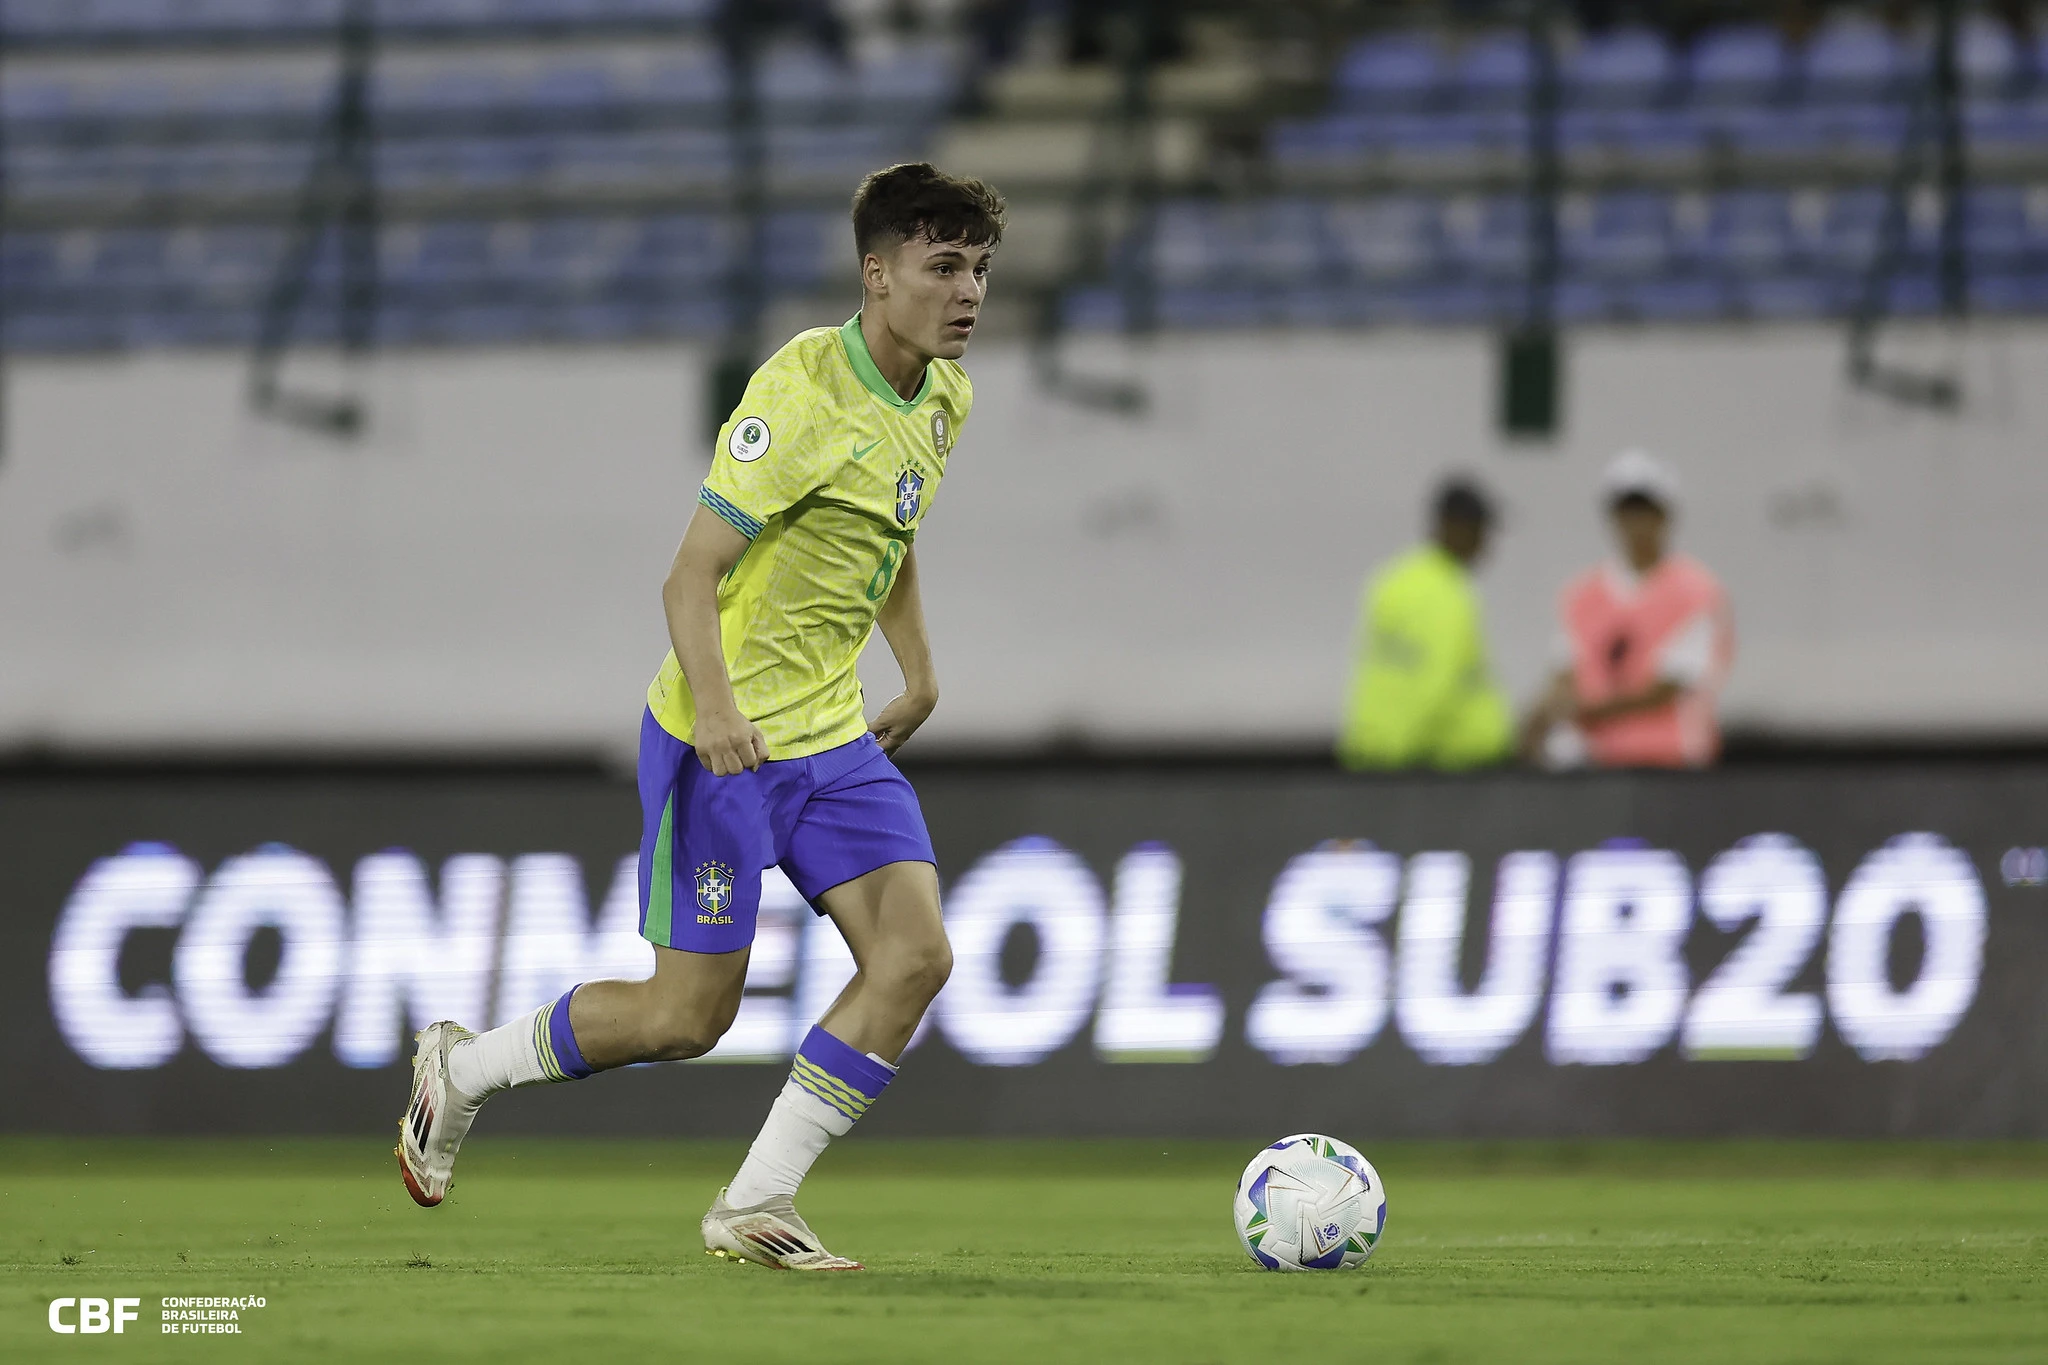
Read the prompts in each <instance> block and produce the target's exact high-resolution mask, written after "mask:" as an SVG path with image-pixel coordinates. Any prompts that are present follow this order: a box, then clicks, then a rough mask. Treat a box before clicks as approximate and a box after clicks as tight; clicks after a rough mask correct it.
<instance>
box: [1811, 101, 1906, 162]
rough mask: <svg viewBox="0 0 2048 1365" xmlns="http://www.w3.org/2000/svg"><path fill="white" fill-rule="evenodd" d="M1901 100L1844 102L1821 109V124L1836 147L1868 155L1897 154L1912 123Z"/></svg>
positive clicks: (1884, 155) (1840, 149)
mask: <svg viewBox="0 0 2048 1365" xmlns="http://www.w3.org/2000/svg"><path fill="white" fill-rule="evenodd" d="M1911 117H1912V116H1911V112H1910V111H1909V110H1908V109H1906V108H1905V107H1904V105H1902V104H1901V103H1899V102H1897V101H1893V102H1891V103H1886V104H1862V103H1858V104H1843V105H1836V106H1834V107H1832V108H1828V109H1826V110H1824V111H1822V125H1823V126H1824V127H1825V128H1826V129H1827V131H1828V137H1829V140H1830V141H1831V142H1832V143H1833V144H1834V147H1835V149H1836V150H1838V151H1841V152H1848V153H1861V154H1863V155H1865V156H1873V157H1891V156H1896V155H1897V154H1898V151H1899V147H1900V145H1901V143H1902V142H1903V140H1904V139H1905V136H1906V133H1907V131H1908V128H1909V126H1910V121H1911Z"/></svg>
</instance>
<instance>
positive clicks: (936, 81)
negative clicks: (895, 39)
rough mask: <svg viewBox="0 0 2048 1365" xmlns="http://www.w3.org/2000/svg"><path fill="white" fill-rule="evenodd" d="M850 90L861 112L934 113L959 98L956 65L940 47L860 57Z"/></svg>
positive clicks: (915, 47) (916, 47)
mask: <svg viewBox="0 0 2048 1365" xmlns="http://www.w3.org/2000/svg"><path fill="white" fill-rule="evenodd" d="M853 89H854V94H855V95H856V96H857V97H858V99H859V100H860V103H861V105H862V107H863V108H869V109H873V108H887V107H890V106H908V107H909V108H911V109H913V110H922V111H927V112H936V111H938V110H941V109H944V108H945V107H947V106H948V105H950V104H952V102H953V100H954V98H955V97H956V96H957V95H958V94H959V90H960V64H959V62H958V60H957V59H956V58H955V57H954V55H953V53H952V52H951V50H949V49H948V48H946V47H943V46H941V45H938V44H932V43H920V44H912V45H906V46H903V47H900V48H896V49H893V50H891V51H888V52H884V53H881V54H878V55H876V56H873V57H863V58H862V60H860V61H859V62H857V63H856V64H855V66H854V69H853Z"/></svg>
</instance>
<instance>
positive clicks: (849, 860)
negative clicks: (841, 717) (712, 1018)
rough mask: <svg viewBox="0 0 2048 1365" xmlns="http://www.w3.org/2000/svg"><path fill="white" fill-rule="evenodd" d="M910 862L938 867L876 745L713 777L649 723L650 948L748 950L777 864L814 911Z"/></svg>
mask: <svg viewBox="0 0 2048 1365" xmlns="http://www.w3.org/2000/svg"><path fill="white" fill-rule="evenodd" d="M904 862H912V863H932V864H933V865H937V863H938V859H937V858H936V857H934V856H933V854H932V839H931V835H930V834H929V833H927V832H926V830H925V827H924V812H923V811H922V810H920V809H919V808H918V804H917V793H916V792H915V791H913V790H911V786H910V783H909V781H908V780H906V779H905V778H904V776H903V774H902V773H900V772H898V771H897V769H896V765H895V764H894V763H891V762H890V761H889V756H888V755H887V754H885V753H883V752H882V746H881V745H880V744H878V743H876V741H875V737H874V736H873V735H862V736H861V737H860V738H859V739H857V740H854V741H853V742H852V743H850V744H842V745H840V746H839V747H838V748H836V749H827V750H826V751H825V752H824V753H822V754H812V755H811V756H810V757H808V758H786V759H780V760H778V761H776V762H773V763H763V764H762V765H761V767H760V769H759V770H758V771H755V772H738V773H734V774H733V775H732V776H731V777H713V776H712V775H711V774H710V772H708V771H707V770H706V769H705V767H704V765H703V764H701V763H699V762H698V761H697V751H696V750H695V749H693V748H691V747H690V746H689V745H687V744H685V743H683V742H682V741H681V740H679V739H677V738H676V737H675V736H674V735H671V734H670V733H669V732H668V731H666V730H664V729H662V728H661V722H659V721H657V720H656V719H655V718H654V714H653V712H651V711H650V712H648V713H647V714H646V716H644V717H643V718H642V720H641V722H640V934H641V936H642V937H643V938H646V939H647V940H648V941H649V942H652V943H657V944H660V945H661V946H662V947H664V948H681V949H683V950H684V951H686V952H692V953H730V952H733V951H735V950H737V949H740V948H744V947H746V946H748V945H749V944H751V943H752V942H753V941H754V919H755V916H756V915H757V914H758V913H759V912H760V909H761V874H762V873H763V872H764V871H766V870H767V869H769V868H771V867H774V866H775V865H776V864H778V863H779V864H781V866H782V870H783V871H784V872H787V873H788V874H789V879H790V881H791V882H792V883H794V884H795V886H796V889H797V891H798V893H799V894H801V895H802V896H803V898H804V899H805V900H807V901H809V902H810V903H811V906H812V908H813V909H816V907H817V904H818V897H819V896H821V895H823V894H824V893H825V892H827V891H830V890H831V889H832V888H833V887H835V886H838V885H839V884H840V883H842V882H850V881H852V880H853V879H854V878H855V877H860V876H865V875H866V874H867V873H870V872H873V871H874V870H875V869H876V868H878V867H886V866H888V865H889V864H890V863H904ZM819 913H820V914H823V913H824V912H823V911H819Z"/></svg>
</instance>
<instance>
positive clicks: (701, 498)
mask: <svg viewBox="0 0 2048 1365" xmlns="http://www.w3.org/2000/svg"><path fill="white" fill-rule="evenodd" d="M697 501H698V502H701V503H703V504H704V505H705V506H706V507H708V508H710V509H711V510H712V511H713V512H716V513H717V514H718V516H719V518H720V519H721V520H722V521H724V522H725V524H726V525H728V526H730V527H732V529H733V530H735V531H738V532H739V533H740V534H741V535H743V536H745V537H746V538H747V539H748V540H752V539H753V538H754V537H756V536H758V535H760V534H761V532H762V530H763V529H764V528H765V527H766V526H767V523H766V522H764V521H762V520H761V519H760V518H759V517H753V516H749V515H747V513H745V512H743V511H741V510H740V509H739V508H738V507H735V506H734V505H733V504H732V503H731V502H729V501H727V500H726V499H724V498H722V497H720V496H719V495H718V494H716V493H714V492H712V491H711V486H710V485H709V484H706V485H705V486H704V488H703V489H702V490H700V491H699V492H698V494H697Z"/></svg>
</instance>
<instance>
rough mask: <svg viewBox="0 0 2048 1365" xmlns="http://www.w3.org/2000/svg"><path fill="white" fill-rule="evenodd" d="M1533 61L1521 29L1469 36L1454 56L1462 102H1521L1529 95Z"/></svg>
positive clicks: (1473, 104) (1490, 104)
mask: <svg viewBox="0 0 2048 1365" xmlns="http://www.w3.org/2000/svg"><path fill="white" fill-rule="evenodd" d="M1532 66H1533V61H1532V59H1531V57H1530V55H1529V40H1528V38H1527V36H1526V35H1524V34H1523V33H1522V32H1521V31H1520V30H1519V29H1492V30H1488V31H1487V32H1484V33H1481V34H1478V35H1476V36H1474V37H1473V38H1471V39H1469V40H1468V41H1467V43H1466V45H1465V47H1464V48H1463V50H1462V51H1460V52H1459V53H1458V55H1457V57H1456V59H1455V62H1454V67H1453V83H1454V86H1455V88H1456V91H1457V97H1458V99H1459V101H1460V102H1462V103H1463V104H1465V105H1467V106H1471V107H1476V108H1499V107H1501V106H1503V105H1520V104H1522V103H1523V102H1524V101H1526V100H1527V98H1528V89H1529V79H1530V75H1531V68H1532Z"/></svg>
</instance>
